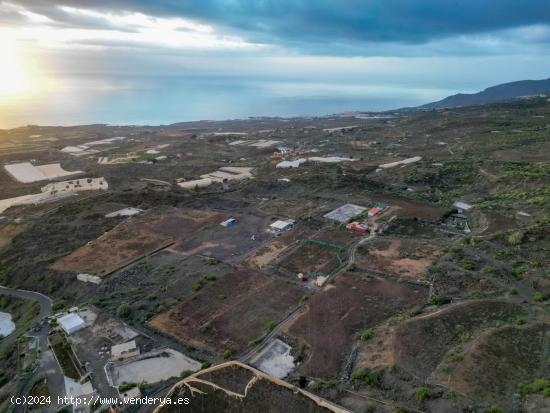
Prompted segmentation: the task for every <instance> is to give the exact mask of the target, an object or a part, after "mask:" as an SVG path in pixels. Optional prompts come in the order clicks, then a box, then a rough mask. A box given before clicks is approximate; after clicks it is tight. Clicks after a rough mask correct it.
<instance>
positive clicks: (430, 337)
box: [393, 301, 522, 378]
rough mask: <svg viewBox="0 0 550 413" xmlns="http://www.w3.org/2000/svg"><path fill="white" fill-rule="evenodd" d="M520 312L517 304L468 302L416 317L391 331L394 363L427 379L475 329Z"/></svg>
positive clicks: (493, 323)
mask: <svg viewBox="0 0 550 413" xmlns="http://www.w3.org/2000/svg"><path fill="white" fill-rule="evenodd" d="M521 311H522V310H521V307H520V306H519V305H518V304H514V303H510V302H506V301H470V302H464V303H460V304H457V305H454V306H452V307H448V308H445V309H443V310H440V311H438V312H437V313H434V314H430V315H427V316H422V317H418V318H416V319H414V320H411V321H409V322H407V323H404V324H401V325H399V326H398V327H396V329H395V334H394V338H393V349H394V352H395V358H396V362H397V364H398V365H399V366H400V367H402V368H405V369H406V370H408V371H410V372H411V373H413V374H415V375H416V376H418V377H421V378H427V377H428V376H430V374H432V372H433V371H434V369H435V368H436V367H437V365H438V364H439V363H440V362H441V361H442V360H443V358H444V356H445V354H446V353H447V352H448V351H449V350H450V349H452V348H453V347H454V346H456V345H457V344H460V343H461V342H462V341H463V340H464V339H467V338H468V337H469V336H470V335H472V334H474V333H475V332H476V331H477V330H480V329H482V328H484V327H488V326H491V325H495V323H497V322H502V321H506V320H508V319H511V318H513V317H516V316H517V315H518V314H521Z"/></svg>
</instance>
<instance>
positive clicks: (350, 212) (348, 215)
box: [323, 204, 366, 224]
mask: <svg viewBox="0 0 550 413" xmlns="http://www.w3.org/2000/svg"><path fill="white" fill-rule="evenodd" d="M365 209H366V208H365V207H362V206H359V205H354V204H345V205H342V206H341V207H339V208H336V209H335V210H334V211H330V212H329V213H328V214H325V215H323V216H324V217H325V218H327V219H331V220H333V221H338V222H340V223H342V224H345V223H346V222H348V221H349V220H350V219H352V218H353V217H355V216H357V215H359V214H360V213H361V212H363V211H364V210H365Z"/></svg>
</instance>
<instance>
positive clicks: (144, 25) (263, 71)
mask: <svg viewBox="0 0 550 413" xmlns="http://www.w3.org/2000/svg"><path fill="white" fill-rule="evenodd" d="M549 52H550V1H548V0H522V1H517V0H498V1H496V0H338V1H334V0H309V1H308V0H256V1H251V0H195V1H190V0H151V1H145V0H141V1H130V0H111V1H106V0H94V1H84V0H72V1H68V0H65V1H63V0H10V1H3V0H0V128H7V127H15V126H20V125H26V124H44V125H72V124H83V123H112V124H132V123H134V124H166V123H172V122H177V121H187V120H198V119H228V118H245V117H248V116H285V117H286V116H308V115H327V114H331V113H340V112H345V111H352V110H362V111H378V110H390V109H395V108H399V107H403V106H415V105H420V104H423V103H427V102H430V101H434V100H438V99H441V98H443V97H445V96H447V95H450V94H454V93H458V92H466V93H468V92H475V91H478V90H481V89H484V88H486V87H488V86H491V85H495V84H499V83H503V82H508V81H514V80H521V79H543V78H548V77H550V69H549V68H550V53H549Z"/></svg>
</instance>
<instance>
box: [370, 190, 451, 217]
mask: <svg viewBox="0 0 550 413" xmlns="http://www.w3.org/2000/svg"><path fill="white" fill-rule="evenodd" d="M381 199H383V202H387V203H388V204H389V205H391V206H394V207H396V215H398V216H405V217H410V218H419V219H424V220H426V221H430V222H437V221H439V220H440V219H441V217H442V216H443V214H444V212H445V210H443V209H442V208H435V207H432V206H429V205H425V204H422V203H420V202H416V201H411V200H407V199H403V198H393V197H388V196H386V197H385V198H381Z"/></svg>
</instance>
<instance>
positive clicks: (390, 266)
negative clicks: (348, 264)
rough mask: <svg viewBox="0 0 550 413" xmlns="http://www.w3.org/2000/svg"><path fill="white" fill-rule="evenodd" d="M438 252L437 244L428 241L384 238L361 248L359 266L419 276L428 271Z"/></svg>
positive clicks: (358, 252)
mask: <svg viewBox="0 0 550 413" xmlns="http://www.w3.org/2000/svg"><path fill="white" fill-rule="evenodd" d="M365 250H366V251H365ZM438 252H439V248H438V247H437V246H435V245H433V244H431V243H429V242H426V241H420V240H414V239H407V238H393V239H387V238H382V239H378V240H377V241H376V242H371V243H368V244H364V245H363V246H362V247H361V248H359V250H358V251H357V266H358V267H359V268H361V269H364V270H372V271H379V272H383V273H390V274H397V275H400V276H405V277H411V278H418V277H420V276H422V275H423V274H424V273H425V272H426V270H427V269H428V267H429V266H430V265H431V264H432V261H433V260H434V258H435V257H436V256H437V254H438Z"/></svg>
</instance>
